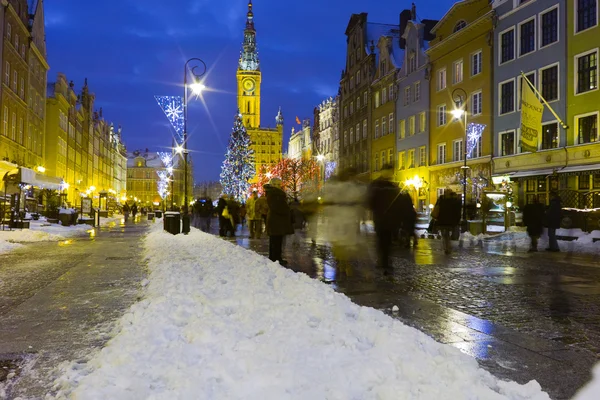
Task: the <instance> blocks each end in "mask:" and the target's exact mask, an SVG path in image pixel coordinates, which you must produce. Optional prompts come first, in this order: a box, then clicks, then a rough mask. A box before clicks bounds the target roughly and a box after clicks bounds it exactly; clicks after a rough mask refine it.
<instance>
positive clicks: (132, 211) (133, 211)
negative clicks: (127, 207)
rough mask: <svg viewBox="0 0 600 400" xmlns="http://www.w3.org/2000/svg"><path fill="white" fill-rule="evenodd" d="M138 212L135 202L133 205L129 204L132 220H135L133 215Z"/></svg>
mask: <svg viewBox="0 0 600 400" xmlns="http://www.w3.org/2000/svg"><path fill="white" fill-rule="evenodd" d="M137 212H138V207H137V204H136V203H133V205H132V206H131V216H132V217H133V220H134V221H135V216H136V215H137Z"/></svg>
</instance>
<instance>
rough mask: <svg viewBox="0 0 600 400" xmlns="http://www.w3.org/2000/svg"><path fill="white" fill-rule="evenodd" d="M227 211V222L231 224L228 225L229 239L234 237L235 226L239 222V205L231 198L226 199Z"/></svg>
mask: <svg viewBox="0 0 600 400" xmlns="http://www.w3.org/2000/svg"><path fill="white" fill-rule="evenodd" d="M227 209H228V210H229V220H230V222H231V223H230V224H229V232H230V234H231V237H235V232H236V231H237V226H238V224H239V223H240V221H241V215H240V203H238V202H237V200H236V199H235V198H234V197H233V196H230V197H229V198H228V199H227Z"/></svg>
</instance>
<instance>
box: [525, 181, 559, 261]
mask: <svg viewBox="0 0 600 400" xmlns="http://www.w3.org/2000/svg"><path fill="white" fill-rule="evenodd" d="M561 219H562V204H561V201H560V196H559V195H558V192H556V191H553V192H551V193H550V204H549V206H548V208H547V209H546V207H545V206H544V205H543V204H542V203H540V201H539V200H538V198H537V197H535V198H534V199H533V202H532V203H530V204H527V205H526V206H525V207H524V208H523V225H525V226H526V227H527V234H528V235H529V237H530V239H531V245H530V246H529V252H536V251H538V241H539V239H540V236H541V235H542V233H543V231H544V225H546V226H547V227H548V247H547V248H546V251H553V252H558V251H560V248H559V247H558V240H557V238H556V230H557V229H558V228H560V222H561Z"/></svg>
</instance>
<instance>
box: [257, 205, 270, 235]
mask: <svg viewBox="0 0 600 400" xmlns="http://www.w3.org/2000/svg"><path fill="white" fill-rule="evenodd" d="M254 212H255V213H256V218H257V219H260V222H259V223H258V224H257V225H258V227H257V230H256V231H255V233H254V237H255V238H256V239H260V237H261V235H262V233H263V232H264V231H265V230H266V229H267V214H268V212H269V204H268V202H267V196H266V195H264V194H263V195H262V196H260V197H259V198H258V199H256V204H255V205H254ZM263 225H264V227H263Z"/></svg>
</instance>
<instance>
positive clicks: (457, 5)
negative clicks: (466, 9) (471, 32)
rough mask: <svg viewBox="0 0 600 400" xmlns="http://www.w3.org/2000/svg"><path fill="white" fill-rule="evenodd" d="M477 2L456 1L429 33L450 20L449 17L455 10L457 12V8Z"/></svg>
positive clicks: (471, 0) (475, 0) (468, 0)
mask: <svg viewBox="0 0 600 400" xmlns="http://www.w3.org/2000/svg"><path fill="white" fill-rule="evenodd" d="M477 1H479V0H460V1H457V2H456V3H454V4H453V5H452V7H450V9H449V10H448V12H447V13H446V14H444V16H443V17H442V19H440V20H439V21H438V23H437V24H435V26H434V27H433V28H432V29H431V33H435V32H436V31H437V30H438V29H439V28H440V27H441V26H442V25H443V24H444V23H445V22H446V20H447V19H448V18H450V16H452V14H454V12H455V11H456V10H458V9H459V8H461V7H463V6H466V5H469V4H471V3H475V2H477Z"/></svg>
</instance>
